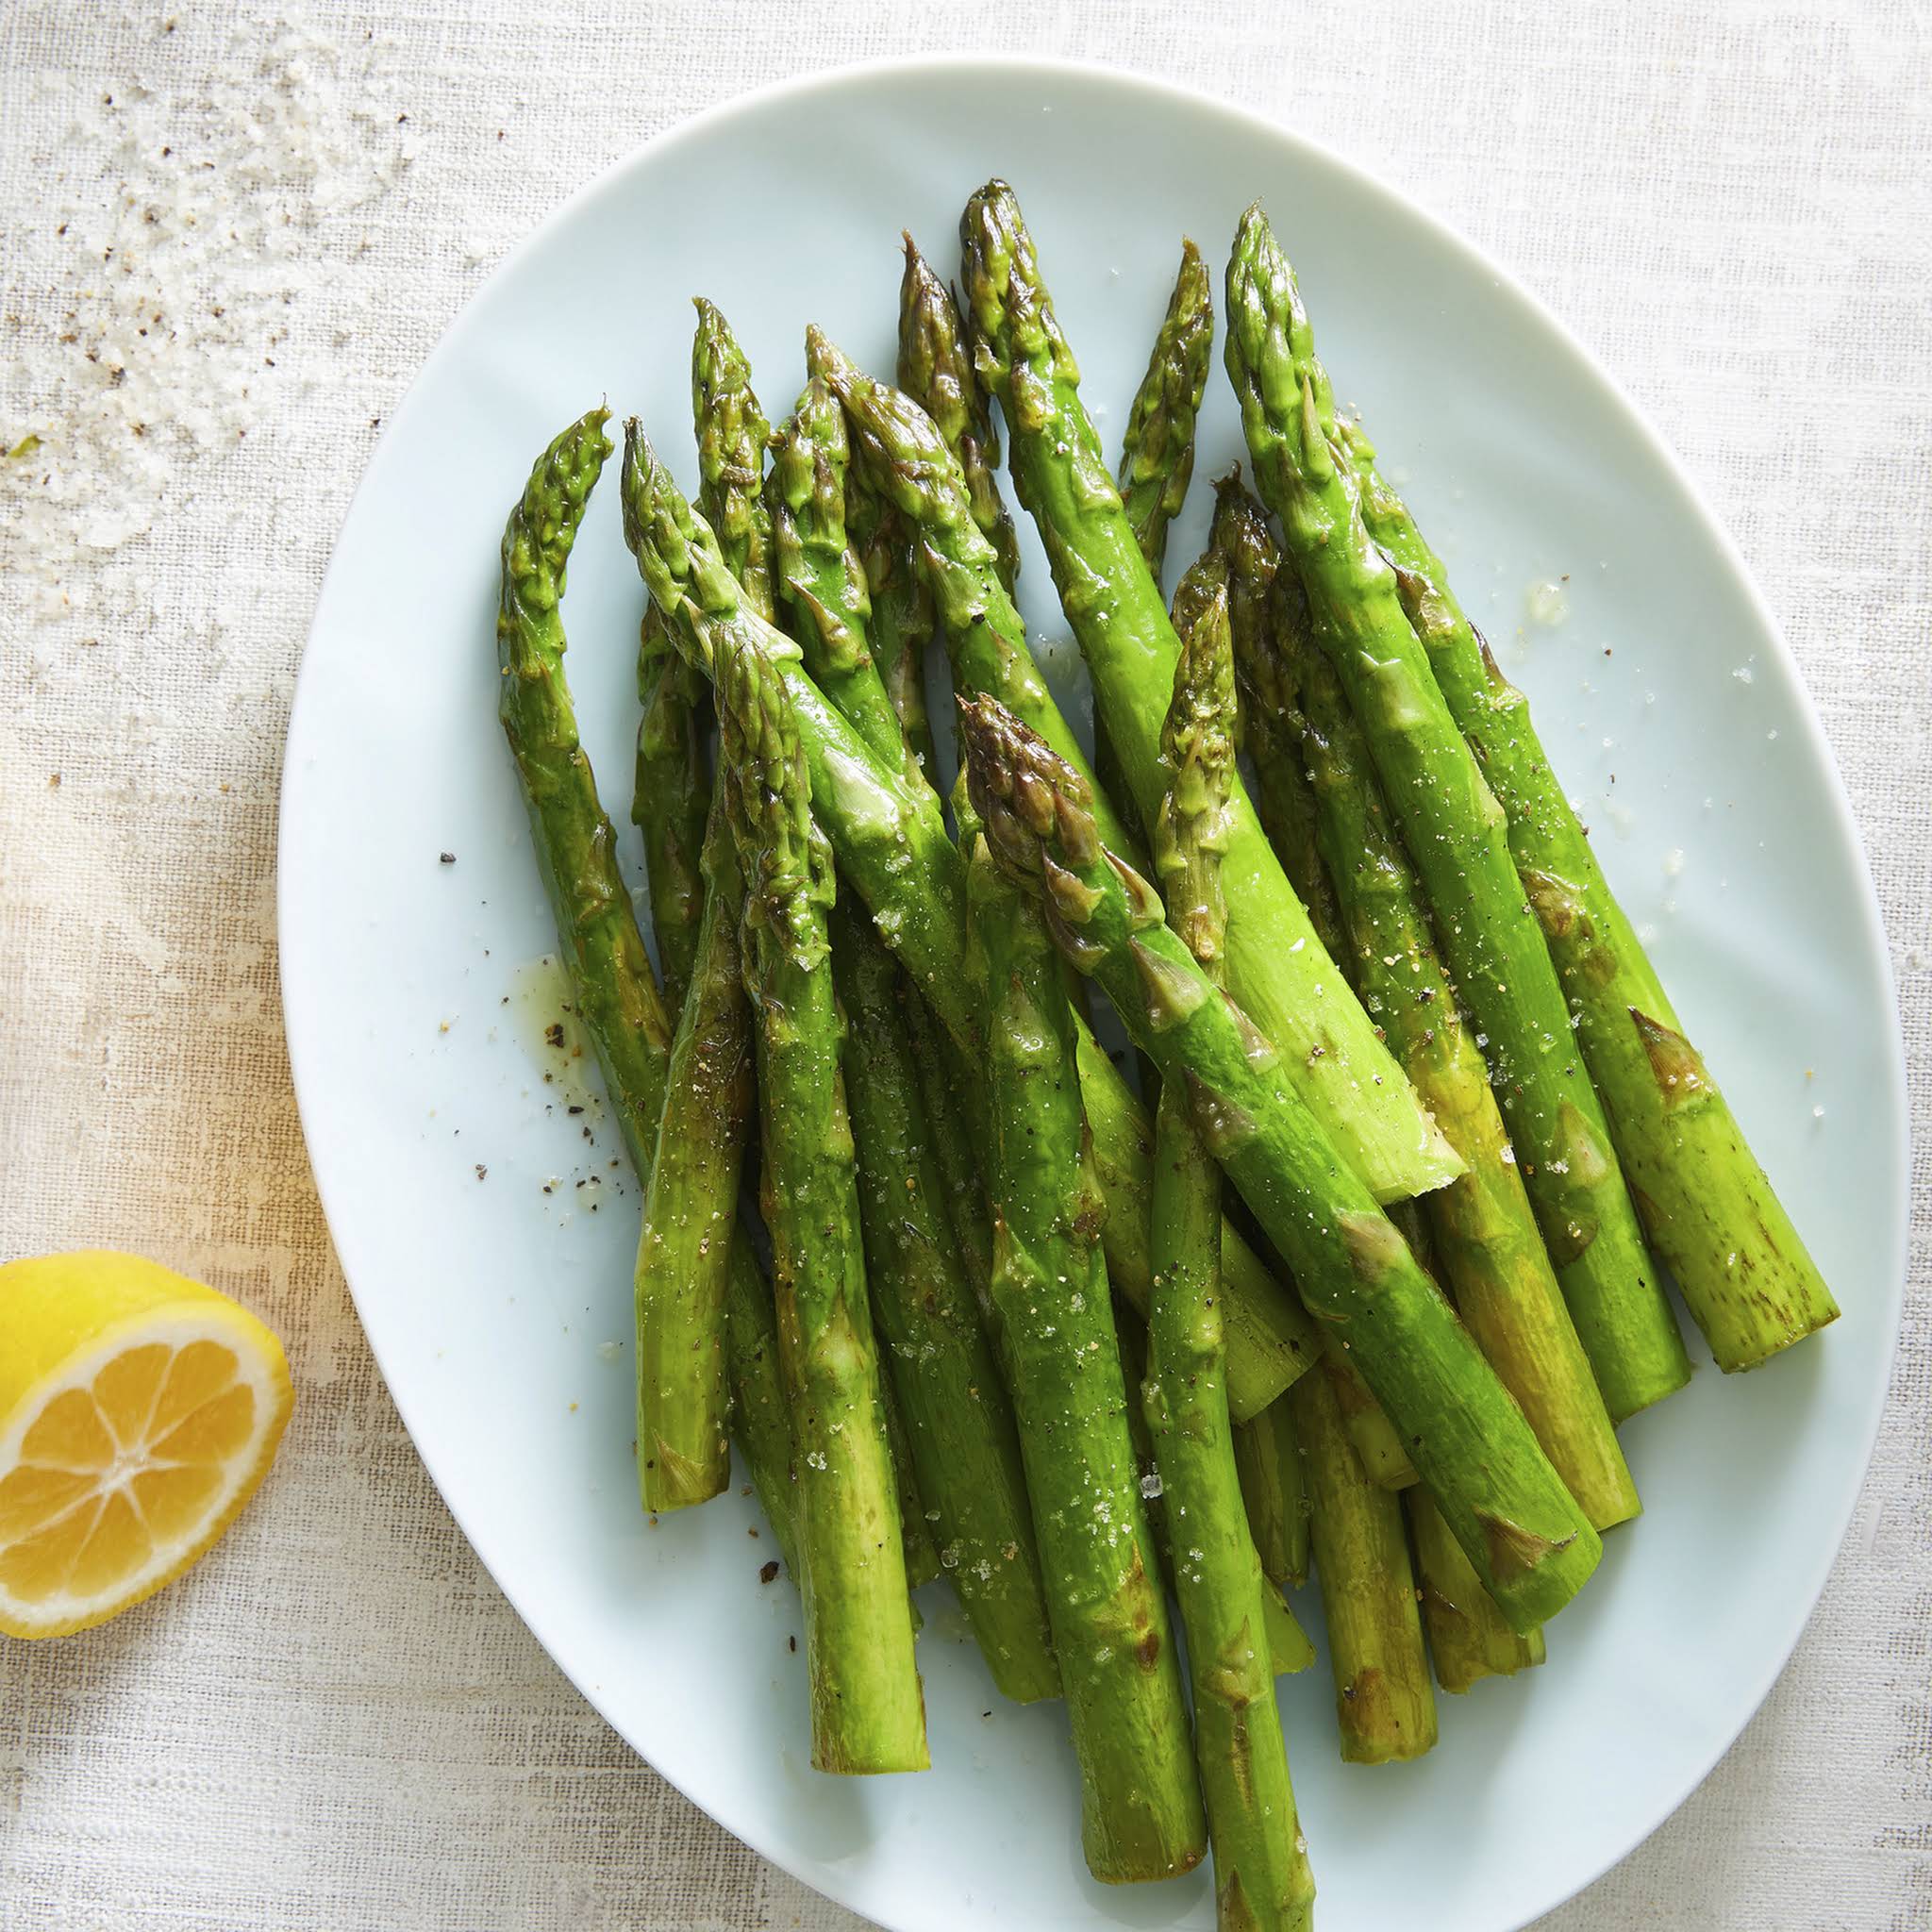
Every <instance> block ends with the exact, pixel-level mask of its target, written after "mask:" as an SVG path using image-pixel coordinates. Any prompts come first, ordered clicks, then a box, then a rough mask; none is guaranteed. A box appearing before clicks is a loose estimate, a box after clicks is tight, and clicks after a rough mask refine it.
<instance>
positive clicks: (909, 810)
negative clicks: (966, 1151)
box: [623, 422, 1313, 1420]
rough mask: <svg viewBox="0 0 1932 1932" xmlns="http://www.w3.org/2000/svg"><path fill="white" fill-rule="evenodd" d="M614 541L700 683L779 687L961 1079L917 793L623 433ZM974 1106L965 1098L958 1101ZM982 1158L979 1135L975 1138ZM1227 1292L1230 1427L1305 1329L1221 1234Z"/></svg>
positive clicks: (941, 837)
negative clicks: (745, 667) (761, 675)
mask: <svg viewBox="0 0 1932 1932" xmlns="http://www.w3.org/2000/svg"><path fill="white" fill-rule="evenodd" d="M623 485H624V524H625V542H626V543H627V544H628V545H629V546H630V549H631V551H632V553H633V554H634V556H635V557H636V558H637V562H638V569H639V572H640V574H641V575H642V577H643V579H644V582H645V584H646V586H647V587H648V588H649V589H650V591H651V594H652V597H653V598H654V599H655V600H656V601H657V602H658V605H659V606H660V608H663V609H664V610H665V611H666V613H667V615H669V616H671V617H672V618H673V620H674V624H675V632H676V637H677V643H678V649H679V650H680V651H682V652H683V653H684V654H685V656H686V658H688V659H689V660H690V661H691V663H692V664H693V665H694V666H696V667H697V668H698V669H700V670H702V671H704V672H705V673H706V674H707V675H712V667H713V666H714V664H715V662H716V661H717V659H718V658H720V657H721V656H722V655H723V654H724V652H726V651H728V650H731V649H738V650H741V651H745V652H747V653H749V654H751V655H752V656H754V657H757V658H760V659H761V661H762V662H763V663H764V665H765V666H766V669H767V673H768V675H770V676H771V677H772V678H773V679H774V680H775V681H777V682H779V683H781V684H782V685H783V687H784V689H785V692H786V696H787V698H788V700H789V702H790V704H791V710H792V713H793V716H794V717H795V718H796V720H797V724H798V729H799V733H800V737H801V741H802V743H803V746H804V750H805V754H806V758H807V761H808V765H809V767H810V773H811V795H812V804H813V809H814V810H815V811H816V812H817V813H818V814H819V817H820V819H821V821H822V823H823V824H824V828H825V831H826V834H827V836H828V837H829V838H830V839H831V840H832V841H833V844H834V847H835V850H836V852H837V855H838V859H839V865H840V868H841V872H842V873H843V874H844V876H845V878H846V880H847V881H848V883H849V884H851V886H852V887H853V888H854V890H855V891H857V892H858V895H859V896H860V897H861V898H862V899H864V900H865V902H866V904H867V906H868V907H869V908H871V910H872V914H873V919H874V924H876V925H877V926H878V928H879V934H880V937H881V938H882V939H884V940H885V941H886V943H887V944H888V945H889V946H891V948H892V950H893V952H894V953H896V954H897V955H898V957H899V959H900V962H901V963H902V964H903V965H904V966H905V967H906V968H907V969H908V972H909V973H910V974H911V976H912V978H913V980H914V982H915V983H916V984H917V986H918V988H919V991H920V992H921V994H922V995H923V996H924V1000H925V1002H926V1004H927V1005H928V1006H929V1007H930V1008H931V1010H932V1012H933V1015H934V1017H935V1018H936V1019H937V1020H938V1021H939V1023H940V1024H941V1026H942V1027H943V1028H944V1029H945V1031H946V1033H947V1034H948V1035H949V1036H950V1037H951V1039H952V1041H953V1042H954V1044H955V1046H956V1047H957V1049H958V1053H959V1054H960V1056H961V1057H962V1058H963V1059H964V1062H965V1064H966V1065H967V1066H968V1067H977V1066H978V1065H979V1064H980V1057H981V1055H982V1052H983V1041H982V1039H981V1032H980V1020H981V1015H980V1011H979V1007H980V995H979V991H978V989H977V988H976V987H975V985H974V979H973V975H972V972H971V970H970V968H969V967H968V966H967V965H966V963H965V962H964V961H963V960H962V958H961V953H960V941H959V935H960V934H961V933H962V932H963V931H964V929H965V903H966V902H965V871H964V866H963V863H962V861H961V858H960V856H959V853H958V849H957V848H956V847H955V846H954V844H953V841H952V840H951V839H950V838H949V837H948V836H947V832H946V826H945V821H944V818H943V816H942V814H941V809H940V803H939V800H938V798H937V797H936V796H935V795H934V793H933V791H932V790H931V788H930V787H928V786H926V785H924V784H918V785H915V784H913V783H911V782H909V781H908V778H907V776H906V775H905V774H904V773H903V772H900V771H894V770H889V769H888V768H886V767H885V766H883V765H881V764H880V763H879V761H878V759H876V758H874V757H873V755H872V753H871V752H870V750H869V749H868V748H867V746H866V744H865V742H864V741H863V740H862V739H861V738H859V736H858V733H857V732H855V731H854V730H853V729H852V727H851V726H850V725H849V724H846V723H845V721H844V719H842V718H841V716H840V715H839V713H838V712H837V711H836V710H835V709H834V708H832V707H831V706H830V705H828V704H827V703H826V702H825V700H824V695H823V693H821V692H820V691H819V689H818V687H817V686H816V685H814V684H813V683H812V682H811V680H810V679H809V678H808V677H807V676H806V675H805V674H804V672H803V671H802V670H801V669H800V668H799V665H798V663H797V657H798V652H797V647H796V646H795V645H793V644H791V642H790V641H787V640H786V639H784V638H782V637H780V636H779V635H778V634H777V633H776V632H774V630H773V629H772V627H771V625H769V624H767V623H765V622H764V621H763V620H762V619H760V618H759V617H758V615H757V613H756V612H755V611H754V610H752V609H751V608H749V605H748V604H747V603H746V601H745V599H744V598H743V596H742V595H741V591H740V589H739V586H738V583H737V581H736V579H735V578H734V577H733V576H732V575H731V573H730V571H729V570H728V569H727V568H726V567H725V563H724V558H723V557H722V556H721V555H720V552H719V549H718V543H717V540H716V538H715V537H714V536H713V535H712V534H711V530H710V526H709V525H708V524H707V523H706V522H705V521H704V519H703V518H702V516H700V515H698V514H696V513H694V512H693V510H692V508H691V505H690V504H689V503H687V502H686V501H685V498H684V496H683V495H682V493H681V492H680V491H678V488H677V486H676V484H675V482H673V480H672V478H671V475H670V473H669V471H667V470H666V469H665V468H664V466H663V464H662V463H661V462H660V461H659V460H658V457H657V455H656V453H655V452H654V451H653V450H652V448H651V446H650V443H649V442H648V441H647V440H646V439H645V437H644V435H643V432H642V430H641V428H639V427H638V425H636V424H635V422H633V423H631V424H629V425H626V429H625V466H624V477H623ZM1078 1045H1079V1057H1080V1074H1081V1080H1082V1091H1083V1097H1084V1099H1085V1101H1086V1104H1087V1110H1088V1119H1089V1123H1090V1124H1091V1128H1092V1132H1093V1137H1094V1158H1095V1165H1096V1168H1097V1169H1098V1170H1099V1172H1100V1173H1101V1174H1102V1177H1103V1181H1104V1183H1105V1185H1106V1187H1107V1189H1108V1198H1109V1200H1110V1202H1111V1204H1112V1208H1111V1211H1110V1212H1109V1214H1108V1222H1107V1228H1106V1232H1105V1236H1104V1239H1105V1241H1106V1243H1107V1252H1108V1266H1109V1268H1110V1269H1111V1270H1113V1271H1114V1273H1115V1278H1116V1280H1117V1283H1118V1285H1119V1287H1120V1288H1121V1291H1122V1292H1123V1293H1124V1294H1126V1295H1127V1296H1128V1297H1129V1298H1130V1299H1132V1300H1134V1301H1135V1303H1136V1306H1137V1307H1145V1306H1146V1301H1147V1295H1148V1292H1149V1287H1150V1271H1149V1267H1148V1260H1147V1206H1146V1204H1147V1198H1148V1197H1147V1192H1146V1190H1145V1187H1144V1185H1137V1183H1138V1182H1140V1181H1141V1180H1143V1179H1144V1177H1145V1176H1146V1175H1147V1174H1148V1173H1149V1168H1148V1162H1149V1159H1150V1158H1151V1144H1152V1143H1151V1141H1150V1139H1149V1135H1148V1127H1147V1120H1146V1116H1145V1114H1144V1113H1143V1112H1142V1110H1141V1107H1140V1104H1139V1103H1138V1102H1137V1101H1136V1100H1135V1098H1134V1096H1133V1094H1132V1093H1131V1092H1130V1091H1128V1088H1127V1086H1126V1083H1125V1081H1124V1080H1123V1079H1122V1077H1121V1075H1120V1072H1119V1069H1118V1068H1116V1067H1115V1066H1114V1065H1113V1063H1112V1061H1111V1060H1109V1059H1108V1057H1107V1055H1106V1054H1105V1053H1103V1052H1102V1051H1101V1050H1100V1048H1099V1046H1098V1045H1097V1044H1095V1043H1094V1042H1093V1040H1092V1036H1091V1033H1089V1032H1088V1031H1086V1029H1084V1028H1080V1029H1079V1030H1078ZM968 1100H969V1104H971V1105H973V1106H974V1107H978V1106H979V1105H980V1101H981V1096H980V1095H979V1094H978V1092H977V1090H976V1086H975V1088H974V1091H971V1092H969V1094H968ZM982 1144H983V1136H982ZM1223 1260H1224V1274H1225V1276H1226V1283H1227V1291H1228V1301H1229V1309H1228V1322H1229V1344H1228V1345H1229V1351H1230V1357H1231V1358H1230V1363H1229V1372H1228V1374H1229V1380H1228V1387H1229V1396H1230V1400H1231V1402H1232V1403H1233V1406H1234V1409H1235V1414H1236V1416H1237V1418H1238V1419H1243V1420H1244V1419H1245V1418H1246V1417H1247V1416H1249V1415H1252V1414H1254V1413H1255V1412H1256V1411H1257V1410H1258V1409H1260V1408H1262V1407H1266V1406H1267V1404H1268V1403H1270V1402H1272V1401H1273V1400H1274V1397H1275V1396H1276V1395H1278V1394H1279V1393H1280V1392H1281V1391H1282V1390H1283V1389H1285V1388H1286V1387H1287V1386H1288V1384H1289V1383H1290V1382H1291V1380H1292V1379H1293V1378H1294V1376H1295V1375H1297V1374H1300V1373H1301V1370H1302V1368H1303V1367H1304V1366H1305V1365H1306V1363H1307V1360H1308V1358H1309V1357H1310V1354H1311V1352H1312V1346H1313V1344H1312V1341H1311V1338H1310V1330H1309V1324H1308V1321H1307V1316H1306V1314H1305V1313H1304V1311H1303V1310H1302V1308H1301V1307H1300V1306H1299V1305H1298V1304H1297V1303H1296V1302H1295V1301H1294V1300H1293V1298H1292V1297H1291V1296H1290V1295H1289V1294H1287V1293H1286V1292H1285V1291H1283V1290H1282V1289H1281V1287H1280V1286H1279V1285H1278V1284H1277V1283H1276V1282H1275V1281H1274V1279H1273V1277H1272V1276H1271V1275H1270V1274H1268V1272H1267V1270H1266V1269H1265V1268H1264V1267H1263V1266H1262V1265H1261V1263H1260V1262H1259V1261H1258V1260H1257V1258H1256V1257H1255V1255H1254V1252H1253V1250H1252V1249H1250V1248H1249V1247H1248V1246H1247V1244H1246V1243H1245V1242H1243V1241H1241V1239H1240V1237H1239V1235H1236V1234H1233V1233H1232V1232H1229V1233H1227V1234H1224V1255H1223Z"/></svg>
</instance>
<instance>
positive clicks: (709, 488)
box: [691, 295, 776, 624]
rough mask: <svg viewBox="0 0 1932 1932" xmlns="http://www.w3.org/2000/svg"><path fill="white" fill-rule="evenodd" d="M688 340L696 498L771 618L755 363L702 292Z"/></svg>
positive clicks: (767, 431)
mask: <svg viewBox="0 0 1932 1932" xmlns="http://www.w3.org/2000/svg"><path fill="white" fill-rule="evenodd" d="M696 308H697V311H698V327H697V339H696V341H693V343H692V344H691V416H692V419H693V421H694V422H695V424H696V426H697V438H698V505H699V508H702V509H703V511H704V513H705V520H706V522H707V523H708V524H709V525H710V526H711V528H712V530H713V531H714V532H715V533H716V535H717V539H718V553H719V555H720V556H721V557H722V558H724V566H725V568H726V569H727V570H729V571H730V573H731V575H733V576H734V577H736V578H737V579H738V581H739V583H740V584H741V585H742V586H743V589H744V594H745V597H746V598H747V600H748V601H749V602H750V605H751V608H753V609H754V610H756V611H757V612H758V615H759V616H760V617H762V618H763V619H764V620H765V621H766V623H768V624H769V623H770V622H771V621H772V620H773V618H774V616H775V615H776V608H775V606H774V602H773V580H772V579H773V570H774V558H773V555H772V520H771V516H770V513H769V512H768V511H767V510H766V508H765V499H764V488H763V479H764V474H765V443H766V441H767V440H768V439H769V438H770V435H771V428H772V425H770V424H769V423H768V422H767V421H766V420H765V412H764V409H763V408H762V407H761V406H760V404H759V402H758V394H757V392H756V391H754V390H753V388H752V386H751V364H750V363H749V362H748V361H747V360H746V359H745V354H744V351H743V350H742V349H741V348H740V347H739V346H738V338H737V337H736V336H734V335H733V334H732V333H731V325H730V324H729V323H727V322H726V321H725V320H724V315H723V314H722V313H721V312H720V311H719V309H718V308H717V306H716V304H714V303H711V302H708V301H706V300H705V298H704V297H703V296H702V295H700V296H699V297H698V298H697V302H696Z"/></svg>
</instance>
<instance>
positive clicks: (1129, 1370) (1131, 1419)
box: [1114, 1297, 1315, 1677]
mask: <svg viewBox="0 0 1932 1932" xmlns="http://www.w3.org/2000/svg"><path fill="white" fill-rule="evenodd" d="M1114 1331H1115V1334H1116V1336H1117V1337H1118V1339H1119V1341H1120V1345H1121V1378H1122V1381H1123V1382H1124V1385H1125V1388H1126V1391H1127V1433H1128V1435H1129V1436H1130V1437H1131V1438H1132V1439H1133V1443H1134V1467H1135V1469H1136V1471H1137V1472H1138V1473H1139V1475H1140V1480H1141V1497H1142V1499H1143V1500H1144V1501H1145V1503H1146V1506H1147V1529H1148V1533H1149V1534H1150V1535H1151V1536H1152V1537H1153V1539H1154V1550H1155V1554H1156V1555H1157V1556H1158V1557H1159V1558H1160V1576H1161V1581H1162V1583H1163V1584H1164V1585H1165V1586H1166V1589H1167V1593H1168V1594H1169V1595H1170V1596H1174V1594H1175V1593H1176V1591H1175V1588H1174V1526H1173V1524H1171V1523H1169V1521H1168V1516H1167V1499H1166V1497H1165V1496H1163V1495H1162V1494H1161V1493H1160V1463H1159V1458H1158V1457H1157V1456H1156V1455H1155V1453H1154V1433H1153V1430H1152V1429H1151V1428H1150V1427H1149V1426H1148V1422H1147V1405H1146V1403H1145V1401H1144V1400H1142V1401H1137V1400H1135V1397H1136V1396H1137V1394H1140V1393H1141V1391H1144V1390H1145V1388H1146V1386H1147V1329H1146V1326H1145V1324H1143V1323H1142V1322H1141V1319H1140V1317H1139V1316H1138V1315H1137V1314H1136V1312H1135V1311H1134V1309H1133V1308H1132V1307H1128V1306H1127V1305H1126V1304H1125V1303H1124V1302H1122V1301H1121V1300H1120V1299H1119V1298H1118V1297H1116V1298H1115V1302H1114ZM1276 1406H1277V1407H1278V1406H1279V1405H1276ZM1261 1622H1262V1625H1263V1628H1264V1630H1265V1632H1266V1636H1267V1649H1268V1659H1269V1666H1270V1668H1271V1670H1272V1671H1273V1672H1274V1675H1275V1676H1277V1677H1292V1676H1294V1675H1296V1674H1299V1673H1300V1672H1302V1671H1305V1670H1307V1668H1308V1666H1309V1665H1310V1664H1312V1663H1313V1662H1314V1661H1315V1646H1314V1645H1313V1644H1312V1643H1310V1642H1309V1641H1308V1635H1307V1631H1306V1630H1304V1629H1303V1628H1302V1626H1301V1624H1299V1623H1298V1622H1297V1621H1296V1619H1295V1614H1294V1612H1293V1610H1291V1608H1290V1607H1289V1605H1288V1599H1287V1598H1286V1597H1285V1596H1283V1595H1282V1593H1281V1591H1280V1590H1279V1589H1278V1588H1277V1587H1276V1586H1275V1584H1274V1581H1273V1580H1272V1579H1271V1578H1269V1577H1268V1576H1267V1574H1266V1573H1265V1572H1264V1573H1263V1577H1262V1590H1261Z"/></svg>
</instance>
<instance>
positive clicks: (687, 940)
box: [630, 603, 711, 1005]
mask: <svg viewBox="0 0 1932 1932" xmlns="http://www.w3.org/2000/svg"><path fill="white" fill-rule="evenodd" d="M638 698H639V700H640V702H641V704H642V706H643V716H642V717H641V718H640V719H639V721H638V757H637V777H636V783H635V786H634V788H633V790H632V792H631V808H630V815H631V818H632V819H633V821H634V822H635V823H636V824H637V827H638V830H639V831H640V832H641V834H642V836H643V841H644V884H645V887H646V889H647V890H648V891H649V893H650V900H651V924H652V927H653V930H654V931H655V932H656V934H657V938H658V965H659V967H660V968H661V969H662V971H663V979H664V996H665V998H666V1000H667V1001H669V1002H670V1003H672V1004H674V1005H675V1004H677V1003H680V1002H681V1001H682V1000H683V998H684V990H685V988H686V987H687V986H689V985H690V984H691V973H692V970H693V969H694V967H695V966H696V964H697V943H698V920H699V917H700V914H701V912H702V910H703V908H704V896H705V894H704V882H703V880H702V879H701V878H700V877H699V875H698V867H699V853H700V850H701V848H702V847H703V844H704V839H705V818H706V813H707V810H708V801H709V799H710V795H711V774H710V772H709V770H708V767H707V764H706V759H705V718H706V708H705V681H704V679H703V678H701V677H700V676H698V675H697V674H696V673H695V672H694V671H692V670H691V666H690V665H689V664H687V663H686V662H685V661H684V659H683V658H680V657H679V656H678V655H677V652H676V650H675V648H674V647H673V645H672V643H671V640H670V637H669V634H668V633H667V631H666V630H665V626H664V613H663V612H662V611H661V610H659V609H658V607H657V606H656V605H655V604H650V603H647V604H646V605H645V607H644V617H643V623H642V625H641V636H640V640H639V644H638Z"/></svg>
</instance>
